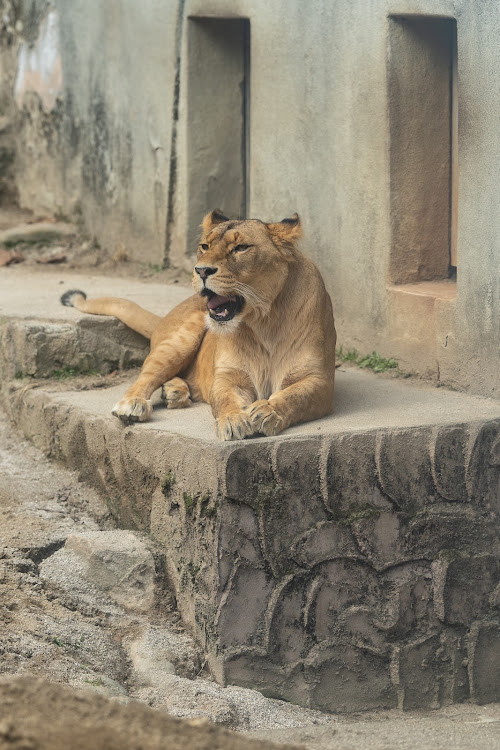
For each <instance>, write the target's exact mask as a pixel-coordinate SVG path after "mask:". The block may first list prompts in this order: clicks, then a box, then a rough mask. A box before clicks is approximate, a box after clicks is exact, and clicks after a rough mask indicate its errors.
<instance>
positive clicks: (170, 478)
mask: <svg viewBox="0 0 500 750" xmlns="http://www.w3.org/2000/svg"><path fill="white" fill-rule="evenodd" d="M176 482H177V479H176V478H175V474H174V472H173V471H169V472H168V474H167V476H166V477H165V479H164V480H163V482H162V483H161V491H162V492H163V494H164V496H165V497H167V495H169V494H170V492H171V491H172V488H173V486H174V484H175V483H176Z"/></svg>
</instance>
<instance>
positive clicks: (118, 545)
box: [65, 530, 155, 612]
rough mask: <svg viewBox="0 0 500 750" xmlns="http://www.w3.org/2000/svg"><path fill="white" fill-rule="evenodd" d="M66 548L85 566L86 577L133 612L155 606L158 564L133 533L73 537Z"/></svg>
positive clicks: (113, 532) (108, 533)
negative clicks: (155, 563)
mask: <svg viewBox="0 0 500 750" xmlns="http://www.w3.org/2000/svg"><path fill="white" fill-rule="evenodd" d="M65 548H66V549H67V550H68V551H71V552H73V553H74V554H75V555H76V556H77V557H79V558H80V559H81V560H82V561H83V562H84V563H85V564H86V568H85V578H86V580H87V581H89V583H91V584H93V585H94V586H96V587H97V588H98V589H101V590H102V591H104V592H105V593H106V594H107V595H108V596H109V597H110V598H111V599H113V600H114V601H115V602H116V603H117V604H119V605H120V606H121V607H123V608H124V609H125V610H128V611H131V612H147V611H149V610H150V609H151V608H152V607H153V604H154V596H155V565H154V560H153V556H152V554H151V552H150V551H149V550H148V548H147V547H146V545H145V544H144V542H143V541H142V540H141V539H139V537H138V536H137V535H136V534H134V533H133V532H131V531H121V530H116V531H95V532H88V533H86V534H71V535H70V536H68V538H67V540H66V545H65Z"/></svg>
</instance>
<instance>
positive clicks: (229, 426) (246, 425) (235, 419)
mask: <svg viewBox="0 0 500 750" xmlns="http://www.w3.org/2000/svg"><path fill="white" fill-rule="evenodd" d="M215 430H216V432H217V437H218V438H219V440H243V439H244V438H246V437H248V436H249V435H252V433H253V430H252V426H251V424H250V422H249V420H248V418H247V416H246V415H245V413H244V412H236V413H235V414H228V415H227V416H225V417H220V418H219V419H217V420H216V422H215Z"/></svg>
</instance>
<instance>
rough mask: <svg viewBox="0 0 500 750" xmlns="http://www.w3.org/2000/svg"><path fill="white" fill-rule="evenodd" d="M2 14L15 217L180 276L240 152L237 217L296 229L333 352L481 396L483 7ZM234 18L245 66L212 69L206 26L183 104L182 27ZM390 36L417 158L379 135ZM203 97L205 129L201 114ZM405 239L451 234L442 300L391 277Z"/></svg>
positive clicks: (493, 186)
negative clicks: (33, 219)
mask: <svg viewBox="0 0 500 750" xmlns="http://www.w3.org/2000/svg"><path fill="white" fill-rule="evenodd" d="M0 7H2V8H3V9H4V14H3V18H4V19H5V18H6V17H8V19H10V20H9V23H8V24H7V25H8V26H9V28H10V29H11V31H9V32H8V35H7V36H6V35H5V34H4V36H3V37H2V42H1V47H0V58H1V60H2V65H4V67H5V66H6V65H7V62H5V61H6V60H9V61H10V63H9V64H11V63H12V60H13V59H15V60H16V65H15V67H16V70H15V80H13V82H12V93H13V96H15V101H16V106H17V110H16V111H17V114H16V116H15V118H14V119H15V123H14V125H12V127H15V129H16V138H17V145H18V148H17V162H16V180H17V190H18V193H19V197H20V200H21V202H22V204H23V205H26V206H28V207H31V208H34V209H35V210H37V211H45V212H49V211H52V212H53V213H57V212H58V213H60V214H64V215H68V216H71V217H74V215H75V214H78V213H79V214H80V215H81V216H82V219H83V222H84V225H85V227H86V228H87V231H88V232H89V233H90V234H92V235H93V236H95V237H96V238H97V240H98V241H99V242H100V243H101V244H103V245H104V246H106V247H108V248H109V249H110V250H112V251H113V250H115V249H116V248H117V247H118V246H121V245H123V246H124V247H125V249H126V250H127V251H128V252H129V254H131V255H132V256H134V257H135V258H137V259H139V260H144V262H146V263H154V264H161V263H163V262H168V263H170V264H171V265H174V266H181V267H185V268H189V267H190V266H191V263H192V257H193V252H194V247H193V246H192V245H193V242H194V240H193V237H194V236H195V234H196V225H197V224H198V222H199V221H200V220H201V218H202V213H203V212H204V211H205V210H207V211H208V210H209V209H211V208H214V206H211V205H206V206H204V205H203V195H205V196H210V195H212V194H213V192H211V189H210V185H213V184H214V181H217V180H219V181H220V180H221V177H222V179H223V175H224V170H226V169H227V171H228V180H229V179H231V180H233V179H234V174H235V172H234V169H233V168H232V167H231V168H229V167H226V166H225V165H226V164H227V163H228V162H227V158H228V157H227V146H228V143H229V142H230V141H231V142H233V143H236V142H239V143H241V150H240V153H239V154H238V159H239V160H240V166H241V165H243V167H244V168H243V167H242V172H241V174H240V176H239V177H238V176H237V181H238V180H239V183H238V185H237V188H235V190H236V189H237V190H238V191H240V192H241V195H242V196H243V198H242V197H241V195H240V192H238V196H239V197H238V202H239V204H240V205H241V206H242V213H243V212H244V211H243V209H246V211H245V212H246V214H247V215H248V216H252V217H259V218H262V219H264V220H276V219H280V218H283V217H284V216H287V215H289V214H291V213H293V212H294V211H298V213H299V214H300V215H301V218H302V220H303V223H304V229H305V239H304V241H303V249H304V251H305V252H306V253H307V254H308V255H310V256H311V257H312V258H313V260H314V261H315V262H316V263H317V264H318V266H319V267H320V269H321V271H322V273H323V274H324V277H325V280H326V283H327V286H328V288H329V291H330V292H331V295H332V298H333V303H334V309H335V313H336V321H337V328H338V332H339V334H340V336H339V341H340V343H341V344H342V345H343V347H344V348H349V347H355V348H356V349H357V350H358V351H359V352H361V353H363V354H365V353H369V352H371V351H373V350H377V351H378V352H379V353H380V354H382V355H383V356H386V357H395V358H397V359H398V360H399V362H400V366H401V368H402V369H403V370H406V371H410V372H417V373H419V374H421V375H425V376H430V377H432V378H433V379H434V380H435V381H437V382H439V383H442V384H446V385H452V386H454V387H457V388H466V389H469V390H470V391H471V392H474V393H479V394H483V395H489V396H498V395H499V391H500V388H499V378H498V347H499V341H500V309H499V308H500V281H499V279H500V274H499V271H500V252H499V250H498V245H499V240H500V212H499V211H498V200H497V181H498V175H499V174H500V139H499V136H498V114H499V112H498V110H499V106H500V105H499V104H498V102H499V101H500V75H499V74H498V71H499V70H500V45H499V43H498V39H499V38H500V36H499V27H500V7H499V6H498V3H497V2H496V1H495V0H482V2H481V3H477V2H475V1H474V0H370V1H369V2H367V0H337V1H336V2H333V1H332V0H311V1H310V2H308V3H307V5H305V4H304V2H303V1H302V0H286V2H285V0H275V1H274V2H273V3H267V2H264V0H177V2H175V1H174V0H163V1H162V2H160V0H144V1H143V2H141V3H140V4H137V3H133V2H131V1H130V0H122V2H118V1H117V0H108V2H106V3H101V2H98V0H87V1H86V2H83V0H73V2H71V3H68V2H64V0H55V2H54V3H53V4H51V5H50V6H49V5H48V4H46V3H45V2H43V1H42V0H37V2H36V3H17V4H16V6H15V7H16V8H17V9H18V10H17V11H15V10H14V5H13V3H11V2H10V1H9V0H1V1H0ZM235 18H240V19H248V21H249V32H248V35H247V34H246V33H245V34H242V35H241V36H242V39H243V38H244V39H245V40H246V41H245V42H244V44H246V45H247V46H246V47H245V48H244V49H241V50H239V51H238V50H236V52H235V51H234V49H233V51H232V52H231V49H232V48H231V44H233V46H234V41H235V40H234V38H233V37H231V38H227V37H225V36H224V33H223V31H221V29H222V26H219V27H218V31H216V34H215V36H216V39H217V45H218V47H217V50H218V52H217V54H216V55H215V56H211V55H207V58H206V66H205V68H203V66H202V68H201V70H202V72H203V78H202V83H203V92H201V84H200V82H199V80H200V79H199V78H197V76H196V66H198V67H199V66H200V60H199V56H198V57H196V56H193V54H192V53H190V44H189V40H190V39H191V40H192V39H193V25H194V24H198V28H199V24H200V23H201V24H202V26H203V23H205V27H204V28H205V29H206V28H208V27H209V26H210V24H212V26H213V25H214V24H215V26H214V28H215V27H217V19H220V23H221V24H223V23H224V19H235ZM195 19H196V20H195ZM203 19H205V22H204V20H203ZM206 19H210V24H207V23H206ZM443 21H444V22H445V25H446V22H448V23H449V24H451V26H450V28H451V27H453V29H454V28H455V23H456V50H454V49H452V47H450V49H449V50H448V51H446V50H444V48H441V47H439V39H438V37H439V34H437V35H436V34H435V33H434V32H435V30H436V29H437V28H438V27H439V26H440V25H441V26H440V28H442V25H443ZM2 23H4V25H5V24H6V22H5V20H4V21H3V22H2ZM395 23H399V24H400V25H403V26H404V24H405V23H406V25H407V26H408V25H409V26H410V27H412V28H414V29H415V28H416V27H417V26H418V24H419V23H420V24H421V25H422V24H423V27H424V28H425V27H426V25H428V27H429V28H432V29H434V31H433V32H432V34H434V37H435V38H434V37H433V38H434V42H432V43H431V44H430V47H429V46H428V47H426V44H423V46H422V47H421V48H420V47H418V45H417V47H415V45H414V44H413V45H411V44H410V43H408V59H413V60H415V64H416V65H417V66H419V65H421V69H422V76H421V77H420V78H421V86H420V87H419V86H418V85H416V88H415V90H413V89H412V91H411V96H412V107H413V110H414V111H416V112H419V111H423V110H425V108H426V107H429V110H428V111H429V113H430V115H429V116H430V117H435V118H436V128H437V130H436V131H434V130H433V128H432V127H430V128H429V132H428V133H423V132H420V136H419V138H420V140H419V142H418V148H419V149H420V150H419V151H418V149H417V151H415V150H413V147H412V144H413V143H415V138H413V137H409V138H407V139H406V141H405V138H404V137H403V136H404V133H402V132H401V131H402V130H403V129H405V128H406V127H408V128H410V125H411V124H412V122H413V116H412V115H411V113H410V114H408V113H406V115H405V112H403V113H402V117H401V118H400V119H399V120H395V113H396V112H398V111H399V110H398V107H399V106H400V104H401V102H404V101H405V91H401V90H400V89H398V88H397V86H396V88H395V87H394V81H396V84H397V85H399V83H400V84H401V85H402V86H403V87H404V86H405V85H406V83H405V80H406V82H407V83H408V81H407V78H405V75H404V69H405V49H406V47H405V44H406V41H405V40H406V37H405V36H404V34H403V36H402V37H400V38H398V45H399V46H397V50H396V47H395V46H394V44H392V45H391V29H392V30H394V24H395ZM433 24H435V25H434V26H433ZM429 25H430V26H429ZM229 26H230V25H229ZM238 28H240V27H239V26H238ZM432 34H429V38H430V37H431V36H432ZM194 36H196V35H194ZM436 39H438V40H437V41H436ZM392 40H393V41H394V36H393V37H392ZM408 41H409V37H408ZM242 44H243V42H242ZM433 45H434V46H433ZM436 45H437V46H436ZM452 46H453V45H452ZM191 49H192V45H191ZM395 50H396V51H397V54H395ZM419 50H421V55H420V51H419ZM42 53H43V54H42ZM443 54H444V58H443ZM235 55H236V58H237V59H238V60H239V62H238V66H237V70H233V71H232V74H231V75H229V74H226V73H225V72H224V70H222V71H221V70H218V71H216V70H215V68H214V74H213V75H211V74H210V72H211V71H210V65H211V64H212V57H213V59H214V60H216V62H217V65H219V66H220V64H222V65H223V64H224V60H231V59H235ZM419 55H420V58H419ZM446 55H449V58H446ZM412 56H413V58H412ZM419 59H420V62H419ZM42 60H43V61H44V63H43V65H45V67H43V65H42V62H41V61H42ZM433 60H434V61H437V62H433ZM47 61H48V63H50V64H49V66H48V68H47ZM221 61H222V63H221ZM406 62H408V61H406ZM395 66H396V67H395ZM197 81H198V84H197ZM398 81H399V83H398ZM415 81H416V82H417V84H418V81H419V78H418V76H417V77H416V78H414V79H413V81H412V85H414V84H415ZM436 81H437V83H439V85H440V86H442V87H443V91H444V93H443V97H444V98H445V99H446V97H448V98H449V100H450V105H449V109H450V110H451V111H450V112H449V117H450V123H449V125H450V133H449V134H448V133H447V132H446V130H447V126H446V127H445V128H444V129H443V118H444V117H445V115H446V113H445V112H444V111H440V110H439V108H438V107H437V106H434V105H433V106H431V104H432V102H431V104H429V99H428V95H429V92H431V91H435V83H436ZM431 84H432V85H431ZM201 94H203V95H201ZM406 94H408V91H406ZM211 96H213V100H215V101H220V102H221V103H222V104H221V107H220V108H213V107H212V108H210V107H208V105H207V106H206V107H205V106H204V104H203V102H204V101H206V102H208V101H211V100H212V99H211ZM419 97H421V100H422V107H420V106H418V100H419ZM426 97H427V98H426ZM406 100H408V97H406ZM200 103H201V105H200ZM194 105H196V106H194ZM445 109H446V108H445ZM222 112H223V115H222ZM400 114H401V113H400ZM1 115H2V112H1V111H0V116H1ZM9 117H10V118H11V119H12V117H13V116H12V115H10V114H9ZM228 122H229V123H230V122H234V130H233V132H232V135H231V137H228V135H227V133H228V130H227V125H228ZM395 124H396V125H397V135H398V136H399V140H397V139H396V132H395V129H394V128H395ZM413 124H414V122H413ZM222 125H223V126H222ZM414 129H415V128H414ZM416 130H417V135H418V130H419V129H418V128H417V129H416ZM236 131H237V132H236ZM455 131H456V132H455ZM434 132H437V133H438V135H439V138H440V139H441V140H440V143H441V146H439V148H438V147H437V138H435V137H434ZM196 134H198V135H199V134H205V135H206V136H207V137H206V138H205V139H203V138H201V139H200V138H198V139H196V137H195V135H196ZM236 136H237V137H236ZM448 136H449V137H448ZM238 139H239V140H238ZM194 142H196V143H197V144H198V145H199V144H201V145H202V147H203V144H204V143H207V144H209V145H208V146H207V147H206V148H202V149H201V152H200V150H199V149H198V151H197V150H196V149H193V148H191V149H190V147H189V144H190V143H191V144H193V143H194ZM398 144H399V145H398ZM443 144H444V145H443ZM447 144H449V145H447ZM198 145H197V148H198ZM207 149H208V150H207ZM233 151H234V147H233ZM200 153H201V156H200ZM419 154H420V156H419ZM433 154H435V156H433ZM231 158H233V157H231ZM231 163H232V164H233V166H234V159H233V161H232V162H231ZM236 171H237V170H236ZM413 172H415V175H414V177H415V179H414V181H413V175H412V173H413ZM437 175H438V176H440V178H439V179H437V177H436V176H437ZM403 178H404V180H403ZM231 184H232V183H231ZM403 184H404V185H412V184H415V185H418V186H419V192H418V197H419V201H420V202H419V204H418V212H416V213H415V215H413V214H414V212H415V206H414V205H413V202H412V200H411V199H408V198H407V199H406V202H405V201H403V202H402V203H401V202H399V203H398V199H399V198H400V197H401V190H402V185H403ZM451 186H453V191H452V188H451ZM197 191H198V192H197ZM410 198H411V194H410ZM205 200H208V198H206V199H205ZM401 205H402V208H401ZM395 207H396V208H397V210H396V209H395ZM220 208H222V209H224V206H220ZM452 214H453V216H452ZM429 217H431V219H432V221H430V220H429ZM432 217H433V218H432ZM436 217H437V218H436ZM440 217H442V218H440ZM453 222H454V225H453V226H454V227H455V228H454V230H453V231H452V223H453ZM425 226H427V230H426V231H427V235H426V237H425V243H421V244H422V246H423V245H424V244H425V247H426V248H427V250H426V252H428V253H429V254H430V255H429V257H431V258H433V259H435V257H436V253H440V252H441V249H439V248H442V247H443V246H447V245H449V244H450V243H451V241H452V239H451V238H452V234H454V235H456V257H457V260H456V263H457V276H456V280H455V277H454V275H453V272H452V270H451V269H450V267H449V266H448V261H447V259H445V261H443V258H442V257H441V259H440V262H439V263H437V264H436V265H435V267H436V268H438V272H436V273H435V274H434V271H433V272H432V273H431V274H430V276H429V273H427V274H424V273H421V274H420V275H419V273H420V272H419V271H418V262H417V264H416V268H417V272H416V273H413V275H412V273H409V274H405V268H404V266H405V263H406V258H407V262H408V264H409V265H411V263H413V261H414V259H415V257H416V255H415V252H416V248H417V250H418V246H419V242H420V239H421V238H420V239H419V234H418V233H419V231H420V229H421V227H425ZM401 227H403V229H401ZM405 227H411V228H412V231H411V232H410V231H409V230H408V234H407V236H406V234H405V233H406V231H407V230H406V229H405ZM429 227H430V229H429ZM433 227H435V229H433ZM412 232H413V234H412ZM405 237H406V242H407V256H406V254H405ZM396 244H397V247H398V251H397V252H398V264H402V268H403V272H402V273H399V271H398V273H397V274H395V273H394V272H393V270H394V266H393V265H391V263H392V261H393V259H394V257H395V256H394V250H395V247H396ZM448 250H449V248H448V247H445V249H444V252H446V253H447V252H448ZM447 257H448V256H447ZM412 259H413V260H412ZM438 260H439V258H438ZM417 261H418V258H417ZM391 268H392V270H391ZM398 268H399V265H398ZM433 274H434V275H433ZM401 282H407V283H401Z"/></svg>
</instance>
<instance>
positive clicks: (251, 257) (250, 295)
mask: <svg viewBox="0 0 500 750" xmlns="http://www.w3.org/2000/svg"><path fill="white" fill-rule="evenodd" d="M202 229H203V233H202V236H201V239H200V244H199V246H198V252H197V262H196V265H195V267H194V272H193V287H194V289H195V291H196V292H198V294H201V295H202V296H203V297H206V299H207V311H208V315H209V321H210V327H211V328H213V329H218V330H224V329H228V328H229V329H232V328H234V326H235V325H237V324H238V323H239V322H240V320H243V319H244V318H246V317H250V316H253V317H254V318H255V317H259V316H261V315H267V314H268V313H269V310H270V308H271V305H272V303H273V301H274V299H275V298H276V297H277V295H278V294H279V293H280V291H281V289H282V288H283V284H284V283H285V280H286V277H287V274H288V266H289V263H290V262H292V261H293V260H294V259H295V257H296V254H295V252H294V246H295V242H296V240H298V238H299V237H300V236H301V226H300V219H299V217H298V215H297V214H294V215H293V216H292V217H291V218H290V219H283V221H280V222H277V223H275V224H265V223H264V222H263V221H260V220H259V219H246V220H243V221H231V220H229V219H228V218H227V216H224V215H223V214H222V213H221V212H220V211H219V210H218V209H216V210H215V211H212V212H211V213H209V214H207V216H205V218H204V220H203V223H202ZM230 321H234V322H233V323H231V325H230V326H228V323H230Z"/></svg>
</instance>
